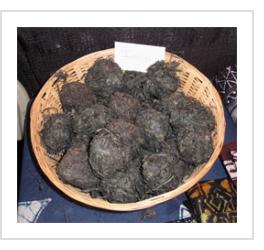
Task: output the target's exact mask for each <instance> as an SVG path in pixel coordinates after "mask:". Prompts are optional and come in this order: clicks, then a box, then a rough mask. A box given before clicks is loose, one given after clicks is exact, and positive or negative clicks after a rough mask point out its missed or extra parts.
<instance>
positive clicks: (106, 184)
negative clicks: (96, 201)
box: [102, 171, 140, 203]
mask: <svg viewBox="0 0 264 250" xmlns="http://www.w3.org/2000/svg"><path fill="white" fill-rule="evenodd" d="M132 177H133V176H130V175H129V174H127V173H126V172H122V171H119V172H116V173H114V174H113V175H112V176H111V178H109V179H107V178H105V179H103V181H102V188H103V194H104V198H106V199H107V200H108V201H109V202H116V203H130V202H136V201H138V200H139V199H140V196H139V194H138V191H137V189H136V183H135V181H134V180H133V178H132Z"/></svg>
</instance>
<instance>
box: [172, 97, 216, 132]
mask: <svg viewBox="0 0 264 250" xmlns="http://www.w3.org/2000/svg"><path fill="white" fill-rule="evenodd" d="M168 102H169V104H168V109H170V111H171V112H170V123H171V125H172V127H173V128H174V129H175V132H176V133H177V129H179V128H180V127H189V126H192V127H196V128H203V129H205V130H208V131H210V132H213V131H214V129H215V126H216V124H215V118H214V116H213V114H212V112H211V111H210V110H209V108H208V107H206V106H204V105H203V104H201V103H200V102H199V101H197V100H195V99H194V98H192V97H187V96H185V95H181V94H180V93H176V94H173V95H172V96H171V97H170V99H169V101H168Z"/></svg>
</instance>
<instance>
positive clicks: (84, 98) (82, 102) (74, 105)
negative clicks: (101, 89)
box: [59, 82, 96, 113]
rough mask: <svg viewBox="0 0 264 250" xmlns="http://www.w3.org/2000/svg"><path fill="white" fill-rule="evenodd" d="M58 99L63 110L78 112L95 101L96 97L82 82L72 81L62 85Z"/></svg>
mask: <svg viewBox="0 0 264 250" xmlns="http://www.w3.org/2000/svg"><path fill="white" fill-rule="evenodd" d="M59 96H60V101H61V104H62V108H63V110H64V112H66V113H67V112H72V111H76V112H80V111H82V110H84V109H85V108H88V107H90V106H91V105H93V104H95V103H96V97H95V95H94V94H93V93H92V92H91V90H90V89H89V88H88V87H87V86H86V85H85V84H83V83H79V82H72V83H66V84H65V85H63V87H62V89H61V91H60V93H59Z"/></svg>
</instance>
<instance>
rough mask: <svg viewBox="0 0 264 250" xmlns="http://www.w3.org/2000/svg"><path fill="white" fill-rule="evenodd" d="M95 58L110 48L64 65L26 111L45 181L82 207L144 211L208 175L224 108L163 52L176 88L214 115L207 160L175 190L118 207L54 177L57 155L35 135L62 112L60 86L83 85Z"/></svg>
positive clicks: (192, 72)
mask: <svg viewBox="0 0 264 250" xmlns="http://www.w3.org/2000/svg"><path fill="white" fill-rule="evenodd" d="M99 58H109V59H110V58H111V59H113V58H114V49H107V50H102V51H98V52H95V53H91V54H88V55H86V56H83V57H81V58H79V59H77V60H75V61H73V62H71V63H69V64H67V65H65V66H64V67H62V68H61V69H59V70H58V71H57V72H56V73H55V74H54V75H52V76H51V77H50V79H49V80H48V81H47V82H46V83H45V85H44V86H43V87H42V89H41V90H40V92H39V93H38V95H37V97H36V99H35V101H34V103H33V105H32V107H31V111H30V135H31V143H32V148H33V151H34V154H35V156H36V159H37V161H38V163H39V166H40V168H41V169H42V171H43V172H44V174H45V175H46V176H47V177H48V178H49V180H50V181H51V182H52V183H53V184H54V185H55V186H56V187H57V188H58V189H60V190H61V191H62V192H63V193H65V194H66V195H67V196H69V197H71V198H72V199H74V200H77V201H79V202H81V203H83V204H86V205H89V206H93V207H97V208H102V209H106V210H114V211H133V210H139V209H144V208H148V207H152V206H154V205H156V204H159V203H162V202H165V201H167V200H170V199H172V198H175V197H176V196H178V195H180V194H182V193H184V192H185V191H186V190H188V189H190V188H191V187H192V186H193V185H195V184H196V183H197V182H198V181H199V180H201V179H202V178H203V177H204V176H205V175H206V174H207V173H208V171H209V170H210V169H211V167H212V166H213V164H214V162H215V161H216V159H217V157H218V155H219V153H220V151H221V148H222V146H223V142H224V135H225V118H224V109H223V105H222V102H221V99H220V96H219V94H218V92H217V91H216V89H215V88H214V87H213V85H212V84H211V82H210V81H209V80H208V78H206V77H205V76H204V75H203V74H202V73H201V72H200V71H199V70H197V69H196V68H195V67H194V66H192V65H191V64H189V63H188V62H186V61H185V60H183V59H182V58H181V57H179V56H177V55H175V54H172V53H168V52H166V55H165V61H166V62H170V61H177V62H179V69H180V71H179V72H177V75H178V77H179V78H180V81H181V84H180V88H181V89H182V91H183V92H184V93H185V94H186V95H187V96H192V97H194V98H195V99H197V100H199V101H200V102H202V103H203V104H204V105H206V106H208V107H209V108H210V110H211V111H212V113H213V114H214V116H215V120H216V129H215V132H214V134H213V143H214V151H213V153H212V155H211V157H210V159H209V161H208V162H207V163H204V164H201V165H200V166H198V167H197V168H196V169H195V170H194V172H193V173H192V175H191V176H190V177H189V178H188V179H186V180H185V182H184V183H183V184H181V185H180V186H179V187H177V188H176V189H174V190H172V191H170V192H167V193H164V194H161V195H158V196H155V197H151V198H149V199H146V200H142V201H138V202H134V203H125V204H124V203H123V204H120V203H110V202H108V201H106V200H103V199H99V198H96V199H94V198H92V197H91V196H90V195H89V194H87V193H84V192H82V191H81V190H80V189H78V188H75V187H73V186H71V185H68V184H65V183H63V182H62V181H61V180H60V179H59V177H58V175H57V174H56V165H57V163H58V161H59V160H60V158H61V155H57V156H55V157H54V156H51V155H49V154H47V152H46V150H45V149H44V148H43V147H42V145H41V139H40V134H39V132H40V131H41V129H42V126H43V116H44V115H45V114H52V113H62V112H63V111H62V107H61V103H60V100H59V95H58V93H59V91H60V90H61V87H62V86H63V84H65V82H74V81H79V82H82V83H84V78H85V75H86V73H87V71H88V69H89V68H91V67H92V66H93V64H94V63H95V61H96V60H97V59H99ZM175 73H176V72H175Z"/></svg>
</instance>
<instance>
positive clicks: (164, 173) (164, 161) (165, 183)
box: [142, 154, 179, 194]
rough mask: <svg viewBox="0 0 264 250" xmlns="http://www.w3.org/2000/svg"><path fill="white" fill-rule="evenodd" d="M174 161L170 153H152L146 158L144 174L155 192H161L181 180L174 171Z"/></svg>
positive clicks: (143, 166) (176, 184) (147, 182)
mask: <svg viewBox="0 0 264 250" xmlns="http://www.w3.org/2000/svg"><path fill="white" fill-rule="evenodd" d="M174 161H175V159H174V157H172V156H171V155H169V154H152V155H148V156H146V157H145V158H144V160H143V164H142V175H143V178H144V180H145V183H146V185H147V186H148V187H149V188H150V189H151V190H152V192H153V193H155V194H160V193H163V192H167V191H170V190H172V189H174V188H176V187H177V186H178V184H179V180H178V177H177V176H176V175H175V173H174V171H173V168H174V166H173V165H174V164H175V163H174Z"/></svg>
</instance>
